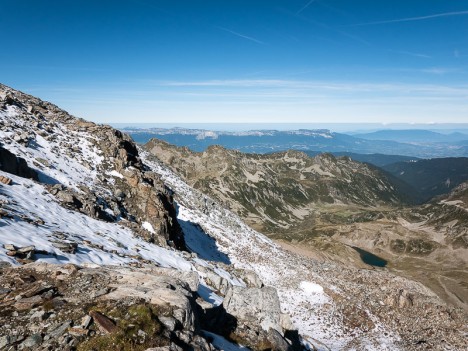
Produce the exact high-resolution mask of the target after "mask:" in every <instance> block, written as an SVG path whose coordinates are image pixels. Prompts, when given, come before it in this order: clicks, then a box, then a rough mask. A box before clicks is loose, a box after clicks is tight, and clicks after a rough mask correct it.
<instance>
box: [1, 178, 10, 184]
mask: <svg viewBox="0 0 468 351" xmlns="http://www.w3.org/2000/svg"><path fill="white" fill-rule="evenodd" d="M11 182H12V180H11V179H10V178H8V177H4V176H0V183H2V184H5V185H10V184H11Z"/></svg>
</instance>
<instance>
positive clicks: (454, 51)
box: [0, 0, 468, 123]
mask: <svg viewBox="0 0 468 351" xmlns="http://www.w3.org/2000/svg"><path fill="white" fill-rule="evenodd" d="M0 30H1V33H2V42H1V49H0V82H2V83H4V84H7V85H9V86H12V87H14V88H17V89H20V90H23V91H25V92H28V93H31V94H33V95H36V96H39V97H41V98H42V99H45V100H49V101H52V102H54V103H55V104H57V105H59V106H60V107H62V108H64V109H66V110H68V111H69V112H71V113H73V114H75V115H77V116H79V117H83V118H86V119H90V120H94V121H98V122H106V123H118V122H146V123H177V122H181V123H182V122H185V123H196V122H256V123H261V122H282V123H288V122H300V123H314V122H321V123H330V122H348V123H349V122H360V123H362V122H376V123H397V122H409V123H430V122H439V123H442V122H443V123H447V122H454V123H455V122H458V123H463V122H468V0H456V1H455V0H451V1H448V0H444V1H442V0H440V1H439V0H406V1H400V0H392V1H388V0H379V1H375V0H373V1H361V0H353V1H351V0H346V1H344V0H342V1H338V0H316V1H310V0H305V1H299V0H287V1H286V0H284V1H279V0H268V1H267V0H263V1H253V0H250V1H244V0H236V1H220V0H217V1H201V0H200V1H198V0H187V1H178V0H167V1H157V0H154V1H150V0H132V1H131V0H127V1H119V0H114V1H107V0H101V1H95V0H94V1H88V0H82V1H63V0H62V1H55V0H49V1H35V0H29V1H28V0H15V1H11V0H9V1H6V0H0Z"/></svg>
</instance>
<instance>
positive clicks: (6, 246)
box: [3, 244, 16, 251]
mask: <svg viewBox="0 0 468 351" xmlns="http://www.w3.org/2000/svg"><path fill="white" fill-rule="evenodd" d="M3 248H4V249H5V250H8V251H16V246H15V245H13V244H5V245H3Z"/></svg>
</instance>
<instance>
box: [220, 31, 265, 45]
mask: <svg viewBox="0 0 468 351" xmlns="http://www.w3.org/2000/svg"><path fill="white" fill-rule="evenodd" d="M216 28H218V29H220V30H222V31H224V32H227V33H230V34H232V35H235V36H237V37H239V38H243V39H246V40H250V41H253V42H254V43H257V44H261V45H265V43H264V42H263V41H261V40H258V39H255V38H252V37H249V36H247V35H244V34H241V33H238V32H235V31H233V30H231V29H227V28H223V27H216Z"/></svg>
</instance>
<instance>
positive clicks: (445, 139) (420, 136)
mask: <svg viewBox="0 0 468 351" xmlns="http://www.w3.org/2000/svg"><path fill="white" fill-rule="evenodd" d="M353 136H354V137H356V138H361V139H366V140H392V141H397V142H401V143H435V142H438V143H454V142H457V141H466V142H467V143H468V135H467V134H463V133H458V132H456V133H450V134H442V133H437V132H434V131H430V130H422V129H413V130H411V129H408V130H390V129H389V130H379V131H377V132H372V133H363V134H353Z"/></svg>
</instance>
